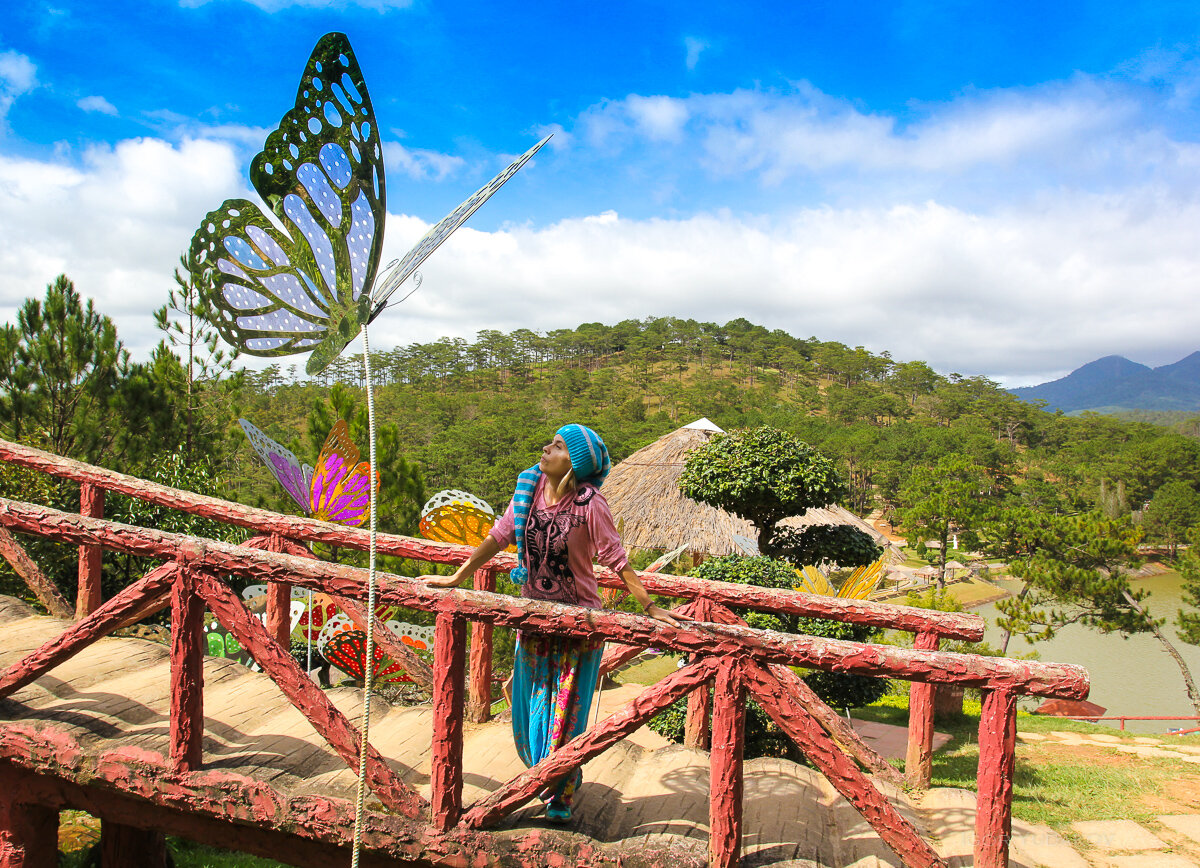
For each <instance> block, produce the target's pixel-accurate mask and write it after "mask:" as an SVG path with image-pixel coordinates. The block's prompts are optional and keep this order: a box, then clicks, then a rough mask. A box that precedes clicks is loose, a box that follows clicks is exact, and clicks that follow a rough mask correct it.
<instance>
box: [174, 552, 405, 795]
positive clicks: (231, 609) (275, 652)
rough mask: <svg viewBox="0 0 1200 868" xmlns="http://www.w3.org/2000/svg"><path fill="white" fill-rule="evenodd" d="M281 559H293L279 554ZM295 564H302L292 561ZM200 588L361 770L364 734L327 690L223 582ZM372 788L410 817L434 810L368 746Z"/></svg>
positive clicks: (204, 582) (202, 582)
mask: <svg viewBox="0 0 1200 868" xmlns="http://www.w3.org/2000/svg"><path fill="white" fill-rule="evenodd" d="M275 557H292V556H290V555H275ZM292 559H293V560H300V559H298V558H294V557H293V558H292ZM197 590H198V591H199V593H200V596H201V597H203V598H204V601H205V602H206V603H207V604H208V608H209V610H210V611H211V612H212V613H213V615H215V616H216V618H217V620H218V621H220V622H221V626H223V627H224V628H225V629H226V630H228V631H229V632H230V633H232V634H233V635H234V638H236V639H237V640H238V642H240V643H241V644H242V647H243V648H245V649H246V650H247V651H249V652H250V656H251V657H253V658H254V660H255V662H256V663H258V665H259V666H261V667H262V669H263V671H264V672H265V673H267V675H269V676H270V677H271V680H272V681H274V682H275V684H276V685H278V686H279V689H280V690H281V691H283V693H284V695H285V696H287V698H288V700H289V701H290V702H291V703H292V705H294V706H296V708H298V709H299V710H300V711H301V713H303V714H304V716H305V717H306V718H308V721H309V723H311V724H312V725H313V728H314V729H315V730H316V731H317V732H318V733H320V735H321V737H322V738H324V739H325V740H326V741H327V742H328V743H329V746H330V747H332V748H333V749H334V751H335V752H336V753H337V754H338V756H340V757H341V758H342V760H343V761H344V762H345V763H346V764H347V765H348V766H350V768H358V745H359V742H360V736H359V732H358V730H356V729H355V728H354V727H353V726H351V724H350V721H348V720H346V716H345V715H344V714H342V713H341V712H340V711H338V709H337V708H336V707H335V706H334V704H333V703H332V702H330V701H329V698H328V697H327V696H326V695H325V693H324V691H322V690H321V688H319V687H317V685H315V684H313V682H312V680H311V679H310V678H309V677H308V675H307V674H305V672H304V670H302V669H301V668H300V664H298V663H297V662H296V661H295V660H293V659H292V655H291V654H289V653H288V652H287V651H284V650H283V649H282V648H280V647H279V645H278V643H276V642H274V641H273V640H272V639H271V637H270V636H269V635H268V634H267V630H266V628H265V627H264V626H263V625H262V623H260V622H259V620H258V619H257V618H255V617H253V616H251V615H250V613H249V612H247V611H246V609H245V607H244V606H243V605H242V602H241V600H239V599H238V598H237V595H236V594H234V593H233V591H231V590H229V588H228V587H226V586H225V585H224V584H223V583H222V582H220V581H218V580H217V579H215V578H213V577H212V576H210V575H200V577H199V583H198V588H197ZM366 766H367V784H368V785H369V786H370V787H371V791H372V792H374V793H375V795H376V796H378V797H379V800H380V801H381V802H383V803H384V804H385V805H387V806H388V807H389V808H391V809H392V810H393V811H397V812H399V813H402V814H404V815H405V816H408V817H416V816H420V815H421V814H423V813H424V811H425V809H426V808H427V807H428V805H427V803H426V802H425V800H424V799H422V798H421V797H420V796H418V795H417V794H416V793H415V792H414V791H413V790H412V788H411V787H409V786H408V784H406V783H404V781H402V780H400V778H398V777H397V776H396V774H395V772H393V771H392V770H391V768H390V767H389V766H388V765H387V763H386V762H384V759H383V757H382V756H381V755H380V754H379V751H377V750H376V749H375V748H373V747H371V746H370V745H367V763H366Z"/></svg>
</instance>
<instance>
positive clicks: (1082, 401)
mask: <svg viewBox="0 0 1200 868" xmlns="http://www.w3.org/2000/svg"><path fill="white" fill-rule="evenodd" d="M1009 391H1010V392H1012V393H1013V394H1014V395H1016V396H1017V397H1018V398H1020V399H1021V400H1022V401H1028V402H1033V401H1039V400H1040V401H1045V402H1046V409H1048V410H1055V409H1060V410H1062V411H1063V412H1064V413H1072V412H1076V411H1079V410H1104V411H1112V410H1184V411H1188V412H1191V411H1198V412H1200V351H1197V352H1194V353H1192V354H1191V355H1190V356H1188V357H1187V358H1184V359H1180V360H1179V361H1178V362H1175V363H1174V364H1173V365H1163V366H1162V367H1161V368H1148V367H1146V366H1145V365H1139V364H1138V363H1137V362H1131V361H1129V359H1126V358H1123V357H1121V356H1105V357H1104V358H1102V359H1096V361H1094V362H1088V363H1087V364H1086V365H1084V366H1083V367H1081V368H1079V369H1078V370H1075V371H1072V372H1071V373H1069V374H1067V376H1065V377H1063V378H1062V379H1061V380H1054V381H1053V382H1050V383H1042V384H1041V385H1040V386H1026V387H1024V388H1021V389H1009Z"/></svg>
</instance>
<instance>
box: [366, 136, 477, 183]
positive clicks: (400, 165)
mask: <svg viewBox="0 0 1200 868" xmlns="http://www.w3.org/2000/svg"><path fill="white" fill-rule="evenodd" d="M383 161H384V165H385V166H386V167H387V168H388V169H389V170H390V171H397V170H399V171H401V172H403V173H404V174H406V175H408V176H409V177H410V178H416V179H417V180H433V181H441V180H443V179H444V178H447V177H450V176H452V175H454V174H455V173H456V172H458V171H459V170H460V169H461V168H462V167H463V165H465V162H466V161H465V160H463V158H462V157H456V156H454V155H453V154H443V153H439V152H438V151H428V150H425V149H423V148H406V147H405V146H404V145H402V144H400V143H399V142H384V143H383Z"/></svg>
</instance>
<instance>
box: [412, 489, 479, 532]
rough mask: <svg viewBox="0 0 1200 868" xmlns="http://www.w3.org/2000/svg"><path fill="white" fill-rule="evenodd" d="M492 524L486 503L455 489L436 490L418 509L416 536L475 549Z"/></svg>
mask: <svg viewBox="0 0 1200 868" xmlns="http://www.w3.org/2000/svg"><path fill="white" fill-rule="evenodd" d="M495 523H496V514H495V513H494V512H493V511H492V508H491V507H490V506H488V504H487V502H486V501H483V500H480V499H479V498H478V497H476V496H475V495H473V494H470V493H469V492H466V491H459V490H457V489H453V488H450V489H446V490H445V491H439V492H438V493H437V494H435V495H434V496H433V497H431V498H429V500H428V501H427V502H426V504H425V506H423V507H422V508H421V524H420V534H421V536H423V537H425V538H426V539H432V540H438V541H440V542H449V543H458V544H459V545H469V546H477V545H479V544H480V543H481V542H483V538H484V537H485V536H486V535H487V532H488V531H489V530H491V529H492V525H493V524H495Z"/></svg>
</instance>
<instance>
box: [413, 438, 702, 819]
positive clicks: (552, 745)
mask: <svg viewBox="0 0 1200 868" xmlns="http://www.w3.org/2000/svg"><path fill="white" fill-rule="evenodd" d="M611 467H612V463H611V462H610V461H609V457H608V449H607V448H605V446H604V441H603V440H601V439H600V435H599V434H597V433H596V432H595V431H593V430H592V429H591V428H588V427H587V426H585V425H564V426H563V427H561V428H559V429H558V431H557V432H556V433H555V435H554V439H553V440H551V441H550V442H549V443H547V444H546V446H545V447H544V448H543V449H542V457H541V459H540V460H539V461H538V463H537V464H535V465H534V466H533V467H530V468H529V469H528V470H525V471H524V472H523V473H521V475H520V476H518V477H517V486H516V491H515V492H514V493H513V498H512V502H511V503H509V505H508V509H507V510H506V511H505V513H504V516H503V518H501V519H500V520H499V521H498V522H496V524H495V526H494V527H493V528H492V529H491V531H490V532H489V534H488V536H487V538H486V539H484V541H483V542H482V543H481V544H480V545H479V547H478V548H477V549H475V551H474V552H472V553H471V556H470V557H469V558H468V559H467V562H466V563H464V564H463V565H462V566H461V567H459V568H458V570H457V571H456V572H455V573H454V575H451V576H424V577H423V578H424V579H425V581H427V582H428V583H429V584H431V585H435V586H438V587H445V588H449V587H455V586H457V585H459V584H461V583H462V581H463V580H464V579H466V578H467V577H468V576H471V575H473V574H474V572H475V571H476V570H477V569H479V568H480V567H482V566H483V565H484V564H486V563H487V562H488V561H489V560H491V559H492V557H493V556H495V554H496V553H497V552H499V551H500V550H501V549H503V548H505V547H506V546H509V545H511V544H512V543H513V542H516V544H517V560H518V567H517V569H515V570H513V571H512V573H511V578H512V580H513V581H514V582H516V583H517V584H519V585H521V595H522V596H524V597H529V598H531V599H535V600H551V601H554V602H559V603H574V604H575V605H579V606H590V607H593V608H600V607H601V605H602V604H601V601H600V594H599V592H598V589H597V586H596V575H595V573H594V572H593V570H592V561H593V559H596V560H599V562H600V563H601V564H603V565H604V566H606V567H608V568H609V569H611V570H613V571H614V572H616V573H618V574H619V575H620V576H621V579H622V580H623V581H624V582H625V587H627V588H628V589H629V593H630V594H632V595H633V597H634V599H636V600H637V601H638V603H640V604H641V606H642V608H643V610H645V612H646V614H647V615H649V616H650V617H652V618H654V619H655V620H658V621H663V622H664V623H667V624H672V625H678V622H680V621H686V620H689V619H687V618H685V617H683V616H681V615H672V614H671V613H670V612H667V611H666V610H665V609H662V608H661V607H659V606H657V605H655V604H654V603H653V602H652V601H651V599H650V595H649V594H648V593H646V589H645V588H644V587H643V586H642V583H641V581H640V580H639V579H638V577H637V574H636V573H635V572H634V571H633V569H632V568H631V567H630V566H629V559H628V557H627V556H626V554H625V549H624V548H623V547H622V546H621V540H620V537H619V536H618V535H617V529H616V527H615V526H614V524H613V518H612V513H611V512H610V511H609V508H608V502H607V501H605V499H604V496H603V495H601V494H600V491H599V489H600V486H601V484H603V482H604V478H605V477H606V476H607V475H608V471H609V469H610V468H611ZM603 652H604V641H603V640H602V639H601V640H591V639H581V638H578V637H575V636H551V635H539V634H536V633H527V632H518V634H517V650H516V659H515V662H514V667H513V678H512V699H511V704H512V726H513V738H514V740H515V741H516V744H517V753H519V754H520V756H521V760H522V761H523V762H524V763H525V765H527V766H532V765H534V764H535V763H537V762H539V761H540V760H542V759H544V758H545V757H546V756H547V755H548V754H549V753H550V752H551V751H553V750H556V749H558V748H560V747H562V745H564V744H565V743H566V742H568V741H570V740H571V739H572V738H574V737H575V736H577V735H579V734H580V733H581V732H583V730H584V729H586V727H587V719H588V712H589V711H590V709H591V704H592V697H593V695H594V694H595V691H596V679H597V677H598V675H599V673H600V658H601V656H602V655H603ZM580 778H581V775H580V773H579V772H578V771H576V772H575V773H574V774H571V775H567V776H566V777H565V778H564V779H563V780H561V781H560V782H559V783H558V784H556V785H555V786H554V787H552V788H551V789H550V790H549V791H548V792H547V793H546V794H545V796H546V797H547V805H546V817H547V818H548V819H550V820H554V821H557V822H566V821H567V820H569V819H570V817H571V797H572V796H573V795H574V793H575V790H576V789H577V788H578V786H579V781H580Z"/></svg>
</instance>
